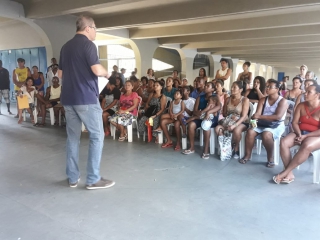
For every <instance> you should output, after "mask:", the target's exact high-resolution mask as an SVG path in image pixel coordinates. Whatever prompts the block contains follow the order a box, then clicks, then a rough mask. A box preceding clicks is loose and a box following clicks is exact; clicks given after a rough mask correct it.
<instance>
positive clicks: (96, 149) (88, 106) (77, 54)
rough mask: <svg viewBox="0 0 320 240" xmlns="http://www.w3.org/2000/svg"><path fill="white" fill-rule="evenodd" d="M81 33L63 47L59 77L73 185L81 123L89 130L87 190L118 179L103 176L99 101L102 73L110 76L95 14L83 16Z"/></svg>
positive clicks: (76, 179)
mask: <svg viewBox="0 0 320 240" xmlns="http://www.w3.org/2000/svg"><path fill="white" fill-rule="evenodd" d="M76 27H77V33H76V35H75V36H74V37H73V38H72V39H71V40H69V41H68V42H67V43H66V44H65V45H64V46H63V47H62V49H61V52H60V63H59V77H60V78H62V79H63V88H62V92H61V103H62V105H63V106H64V109H65V113H66V120H67V127H66V130H67V135H68V138H67V147H66V150H67V176H68V180H69V186H70V187H77V185H78V183H79V180H80V172H79V167H78V161H79V146H80V136H81V126H82V123H84V125H85V127H86V129H87V130H88V132H89V138H90V144H89V154H88V162H87V180H86V188H87V189H101V188H109V187H112V186H113V185H114V184H115V182H114V181H111V180H106V179H103V178H102V177H101V176H100V161H101V155H102V149H103V142H104V131H103V123H102V117H101V116H102V110H101V107H100V104H99V89H98V76H108V75H109V74H108V72H107V70H106V69H105V68H104V67H103V66H102V65H101V64H100V62H99V58H98V53H97V48H96V46H95V44H94V43H93V42H92V41H94V40H95V37H96V26H95V23H94V20H93V19H92V18H91V17H87V16H80V17H79V18H78V19H77V22H76Z"/></svg>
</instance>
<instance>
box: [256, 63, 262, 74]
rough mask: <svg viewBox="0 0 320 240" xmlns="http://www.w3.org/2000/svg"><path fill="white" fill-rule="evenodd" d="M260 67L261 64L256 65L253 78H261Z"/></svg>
mask: <svg viewBox="0 0 320 240" xmlns="http://www.w3.org/2000/svg"><path fill="white" fill-rule="evenodd" d="M260 66H261V64H260V63H256V66H255V67H256V69H255V72H254V76H255V77H256V76H261V75H260Z"/></svg>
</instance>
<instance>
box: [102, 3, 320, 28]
mask: <svg viewBox="0 0 320 240" xmlns="http://www.w3.org/2000/svg"><path fill="white" fill-rule="evenodd" d="M313 5H314V6H318V5H319V1H318V0H304V1H303V3H301V1H300V0H282V1H275V0H272V1H265V0H255V1H253V0H247V1H242V2H241V4H239V1H238V0H229V1H228V3H227V4H226V2H225V1H224V0H215V1H212V0H192V1H187V2H186V3H183V4H180V3H179V4H173V5H165V6H161V7H157V8H155V9H152V8H151V9H149V8H144V9H141V10H139V11H132V12H126V13H122V14H118V15H115V16H105V17H102V18H100V19H97V20H96V23H97V26H98V27H99V28H110V27H134V26H141V25H145V24H154V23H163V22H174V21H184V20H194V19H205V18H208V17H221V16H223V15H234V14H243V13H250V14H252V13H253V12H256V11H259V12H261V11H266V10H277V9H284V8H288V12H290V9H289V8H293V7H303V6H313ZM177 9H179V13H177ZM153 10H154V11H153ZM155 11H156V12H157V13H158V14H155ZM199 13H201V14H199Z"/></svg>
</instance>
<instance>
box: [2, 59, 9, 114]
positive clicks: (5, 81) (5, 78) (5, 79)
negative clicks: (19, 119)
mask: <svg viewBox="0 0 320 240" xmlns="http://www.w3.org/2000/svg"><path fill="white" fill-rule="evenodd" d="M2 97H3V99H4V100H5V101H6V104H7V108H8V113H9V114H10V115H12V113H11V111H10V78H9V71H8V70H7V69H5V68H3V67H2V61H1V60H0V104H1V100H2ZM0 115H1V106H0Z"/></svg>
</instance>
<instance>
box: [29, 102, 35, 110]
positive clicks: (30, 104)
mask: <svg viewBox="0 0 320 240" xmlns="http://www.w3.org/2000/svg"><path fill="white" fill-rule="evenodd" d="M29 108H30V109H31V110H32V111H33V110H34V103H29Z"/></svg>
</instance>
